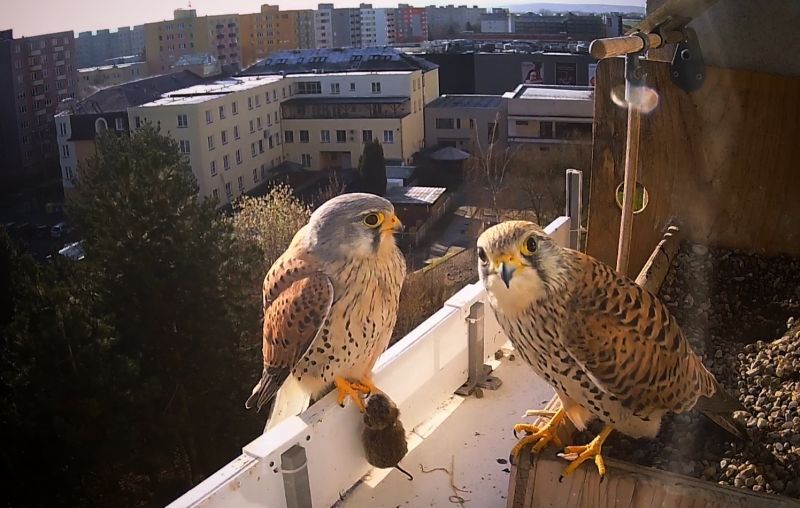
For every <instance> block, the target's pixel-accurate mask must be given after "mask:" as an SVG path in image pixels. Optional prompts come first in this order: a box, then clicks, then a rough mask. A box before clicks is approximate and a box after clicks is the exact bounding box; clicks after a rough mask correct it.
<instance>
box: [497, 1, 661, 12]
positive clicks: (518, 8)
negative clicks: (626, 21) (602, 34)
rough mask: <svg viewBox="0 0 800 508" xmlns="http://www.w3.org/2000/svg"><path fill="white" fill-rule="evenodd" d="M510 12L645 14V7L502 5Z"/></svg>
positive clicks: (553, 4) (610, 5) (555, 4)
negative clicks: (546, 11)
mask: <svg viewBox="0 0 800 508" xmlns="http://www.w3.org/2000/svg"><path fill="white" fill-rule="evenodd" d="M503 7H504V8H506V9H510V10H511V12H538V11H540V10H542V9H544V10H548V11H553V12H590V13H594V14H601V13H604V12H635V13H639V14H645V8H644V7H643V6H641V5H625V4H571V3H570V4H560V3H538V2H536V3H527V4H509V5H504V6H503Z"/></svg>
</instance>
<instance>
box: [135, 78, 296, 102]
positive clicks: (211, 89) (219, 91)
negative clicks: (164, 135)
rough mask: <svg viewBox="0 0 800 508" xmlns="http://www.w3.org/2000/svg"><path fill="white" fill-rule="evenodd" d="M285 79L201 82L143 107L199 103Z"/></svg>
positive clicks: (169, 93) (235, 79) (170, 93)
mask: <svg viewBox="0 0 800 508" xmlns="http://www.w3.org/2000/svg"><path fill="white" fill-rule="evenodd" d="M282 79H283V76H240V77H235V78H223V79H218V80H215V81H212V82H210V83H201V84H198V85H194V86H190V87H188V88H181V89H179V90H174V91H172V92H168V93H166V94H164V95H162V97H161V98H159V99H156V100H154V101H152V102H148V103H146V104H142V107H155V106H175V105H179V104H198V103H202V102H206V101H210V100H214V99H218V98H220V97H223V96H225V95H228V94H230V93H234V92H242V91H245V90H249V89H251V88H256V87H259V86H263V85H268V84H270V83H275V82H278V81H280V80H282Z"/></svg>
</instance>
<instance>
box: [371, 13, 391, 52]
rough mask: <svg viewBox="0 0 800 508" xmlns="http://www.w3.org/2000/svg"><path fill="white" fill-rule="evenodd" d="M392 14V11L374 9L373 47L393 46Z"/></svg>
mask: <svg viewBox="0 0 800 508" xmlns="http://www.w3.org/2000/svg"><path fill="white" fill-rule="evenodd" d="M394 14H395V10H394V9H385V8H384V9H375V27H376V31H375V33H376V37H375V46H390V45H392V44H394V25H395V15H394Z"/></svg>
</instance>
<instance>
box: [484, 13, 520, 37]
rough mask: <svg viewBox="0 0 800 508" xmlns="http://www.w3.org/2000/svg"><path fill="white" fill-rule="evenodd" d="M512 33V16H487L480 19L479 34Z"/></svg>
mask: <svg viewBox="0 0 800 508" xmlns="http://www.w3.org/2000/svg"><path fill="white" fill-rule="evenodd" d="M513 32H514V16H512V15H509V14H505V15H502V16H498V15H487V16H484V17H483V18H481V33H490V34H507V33H513Z"/></svg>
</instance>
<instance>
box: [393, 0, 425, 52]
mask: <svg viewBox="0 0 800 508" xmlns="http://www.w3.org/2000/svg"><path fill="white" fill-rule="evenodd" d="M427 40H428V13H427V10H426V9H425V8H424V7H412V6H410V5H408V4H399V5H398V6H397V9H396V11H395V42H396V43H400V44H402V43H416V42H422V41H427Z"/></svg>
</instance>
